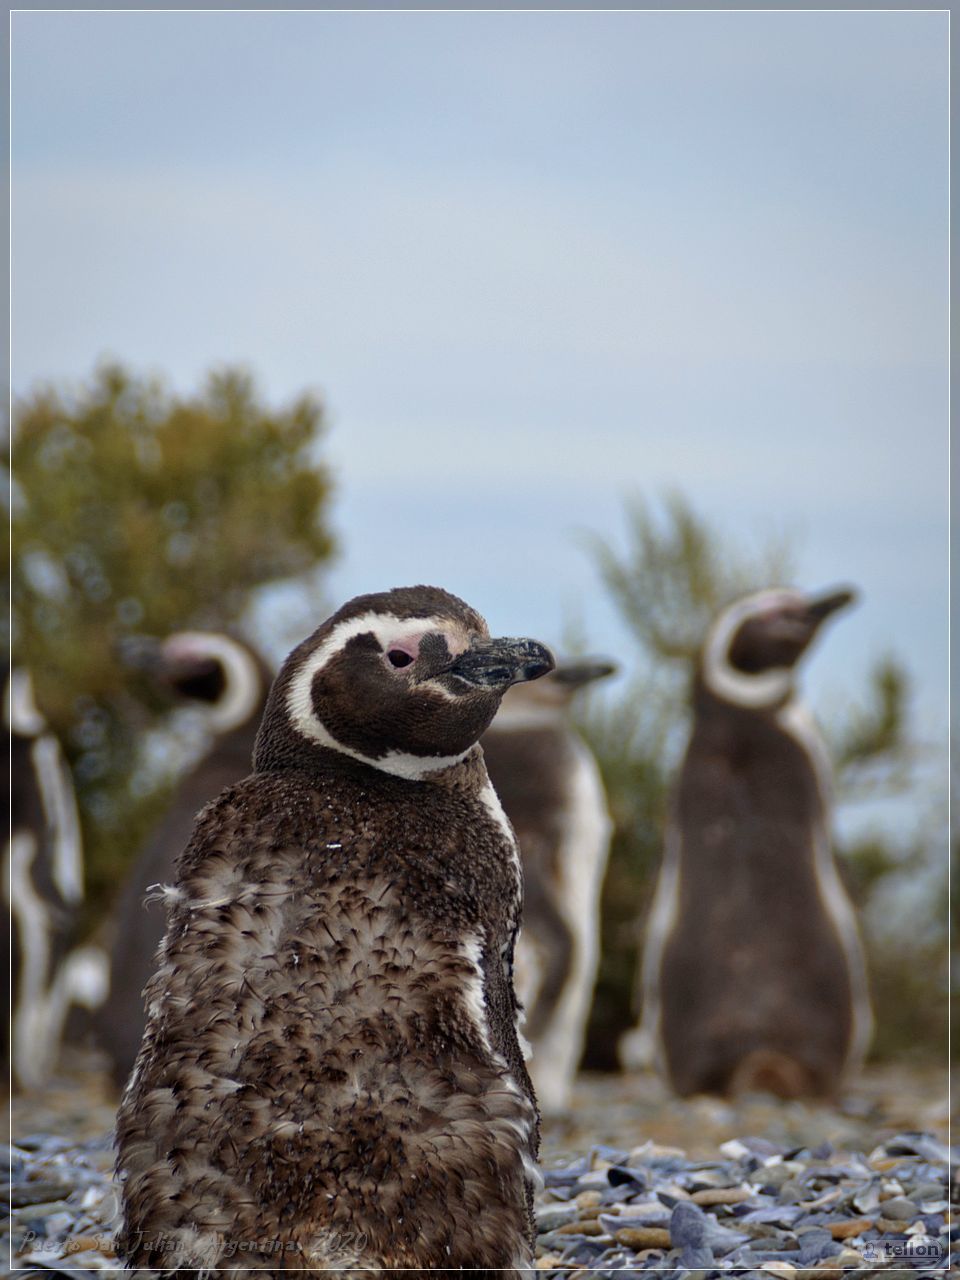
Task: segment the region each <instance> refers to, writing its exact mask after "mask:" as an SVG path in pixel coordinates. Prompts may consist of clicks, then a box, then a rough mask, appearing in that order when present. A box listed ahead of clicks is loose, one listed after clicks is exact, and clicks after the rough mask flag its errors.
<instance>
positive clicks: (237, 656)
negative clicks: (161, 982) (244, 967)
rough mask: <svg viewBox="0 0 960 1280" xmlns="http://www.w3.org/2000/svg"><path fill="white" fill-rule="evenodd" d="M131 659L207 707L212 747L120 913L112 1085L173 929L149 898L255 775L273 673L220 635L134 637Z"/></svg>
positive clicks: (108, 1006) (131, 882)
mask: <svg viewBox="0 0 960 1280" xmlns="http://www.w3.org/2000/svg"><path fill="white" fill-rule="evenodd" d="M122 656H123V660H124V661H125V662H126V663H127V665H128V666H130V667H133V668H139V669H140V670H141V671H142V672H143V673H144V674H145V675H146V676H147V677H148V678H149V679H150V680H151V682H152V683H154V684H155V686H156V687H157V688H159V689H161V691H164V692H166V693H168V694H170V695H172V696H173V697H174V698H176V699H177V700H178V701H183V702H192V703H195V704H197V705H198V706H201V707H203V708H204V711H205V724H206V727H207V729H208V730H209V732H210V734H211V736H212V741H211V742H210V745H209V747H208V749H207V751H206V752H205V753H204V755H203V756H202V758H201V759H200V760H199V761H198V762H197V763H196V764H195V765H194V766H193V768H192V769H191V770H190V771H189V772H188V773H187V774H186V775H185V776H184V777H183V778H181V780H180V781H179V783H178V785H177V788H176V790H175V792H174V795H173V799H172V801H171V804H170V807H169V809H168V810H167V812H166V814H165V815H164V817H163V819H162V820H161V822H160V824H159V826H158V827H157V828H156V830H155V831H154V832H153V834H152V836H151V837H150V839H149V841H148V842H147V844H146V846H145V848H144V849H143V851H142V853H141V854H140V856H139V857H138V858H137V860H136V862H135V863H134V864H133V868H132V870H131V872H130V875H129V876H128V878H127V880H126V883H125V884H124V887H123V889H122V890H121V893H120V897H119V899H118V901H117V905H116V907H115V908H114V911H113V922H114V927H115V937H114V941H113V946H112V949H111V954H110V991H109V995H108V996H107V999H106V1001H105V1002H104V1004H103V1006H102V1008H101V1009H100V1011H99V1014H98V1017H97V1038H98V1040H99V1042H100V1044H101V1045H102V1047H103V1048H104V1049H105V1050H106V1052H107V1054H108V1056H109V1058H110V1061H111V1069H112V1073H113V1076H114V1079H115V1080H116V1082H117V1083H118V1084H123V1083H124V1082H125V1081H126V1079H127V1077H128V1076H129V1074H130V1071H131V1070H132V1068H133V1063H134V1059H135V1058H136V1056H137V1051H138V1050H139V1048H140V1041H141V1039H142V1038H143V1028H144V1025H145V1021H146V1014H145V1011H144V1004H143V995H142V992H143V988H144V987H145V985H146V983H147V981H148V980H149V978H150V977H151V975H152V974H153V972H154V969H155V968H156V964H155V961H156V951H157V947H158V946H159V945H160V942H161V940H162V938H163V932H164V926H165V920H164V914H163V911H162V910H161V909H160V908H159V907H158V906H155V905H154V906H153V907H152V909H147V910H145V909H144V905H145V903H146V904H147V905H148V908H149V905H150V903H149V899H150V893H151V890H155V889H156V888H157V887H158V886H159V885H161V884H169V883H170V882H171V881H172V879H173V875H174V871H173V864H174V859H175V858H176V856H177V854H178V853H179V852H180V850H181V849H182V848H183V847H184V845H185V844H186V842H187V840H188V838H189V836H190V832H191V831H192V830H193V825H194V821H195V819H196V816H197V813H198V812H199V811H200V810H201V809H202V808H203V806H204V805H205V804H207V803H208V802H209V801H210V800H212V799H214V797H216V796H218V795H219V794H220V792H221V791H222V790H223V789H224V787H226V786H229V785H230V784H231V783H233V782H236V781H237V780H238V779H239V778H243V777H245V776H246V775H247V774H248V773H249V772H250V762H251V760H252V758H253V744H254V740H255V739H256V736H257V728H258V726H259V723H260V716H261V714H262V712H263V706H264V703H265V701H266V697H267V691H268V690H269V688H270V682H271V680H272V674H271V672H270V670H269V668H268V667H267V664H266V663H265V662H264V660H263V659H262V658H261V657H260V656H259V654H257V653H256V652H255V651H254V650H253V649H252V648H250V646H249V645H247V644H245V643H243V642H242V641H240V640H237V639H235V638H233V637H231V636H227V635H223V634H220V633H218V632H207V631H181V632H177V633H175V634H174V635H171V636H169V637H168V638H167V639H166V640H164V641H162V642H161V641H157V640H153V639H150V638H148V637H136V639H134V640H132V641H130V642H129V643H128V644H127V646H125V649H124V653H123V655H122Z"/></svg>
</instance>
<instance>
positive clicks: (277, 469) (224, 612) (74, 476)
mask: <svg viewBox="0 0 960 1280" xmlns="http://www.w3.org/2000/svg"><path fill="white" fill-rule="evenodd" d="M323 430H324V423H323V414H322V410H321V407H320V405H319V403H318V402H317V401H316V400H315V399H314V398H312V397H310V396H306V395H305V396H302V397H301V398H299V399H298V400H296V401H295V402H294V403H293V404H292V405H290V406H289V407H287V408H284V409H282V410H279V411H273V410H271V409H268V408H266V407H265V406H264V405H263V404H262V403H261V402H260V400H259V399H258V396H257V392H256V389H255V387H254V384H253V381H252V379H251V378H250V376H249V375H248V374H247V373H245V372H243V371H242V370H237V369H227V370H223V371H218V372H215V373H212V374H211V375H210V376H209V377H208V379H207V381H206V383H205V385H204V387H203V388H202V390H201V391H200V392H199V394H197V395H195V396H192V397H190V398H187V399H181V398H179V397H177V396H175V395H174V394H172V393H171V392H170V391H169V390H168V389H167V388H166V387H165V386H164V384H163V383H162V382H160V381H159V380H156V379H149V378H143V377H138V376H136V375H134V374H132V373H130V372H128V371H127V370H125V369H123V368H121V367H119V366H117V365H104V366H102V367H101V368H99V369H98V371H97V372H96V374H95V375H94V377H93V379H92V380H91V382H90V383H89V384H88V385H84V386H81V387H79V388H76V389H69V390H68V389H66V388H61V387H53V386H44V387H40V388H38V389H36V390H35V391H34V392H33V393H32V394H31V395H30V396H29V397H27V398H26V399H23V400H20V401H17V402H16V403H15V405H14V414H13V438H12V447H11V460H12V466H13V485H12V504H13V508H12V513H11V532H12V537H13V551H14V555H13V565H12V585H13V612H12V623H13V634H12V652H13V660H14V662H15V663H23V664H24V665H26V666H28V667H29V668H30V670H31V672H32V674H33V678H34V684H35V687H36V691H37V699H38V702H39V704H40V706H41V708H42V710H43V712H44V714H45V715H46V717H47V719H48V720H49V722H50V724H51V726H52V727H53V729H54V730H55V731H56V733H57V734H58V735H59V737H60V739H61V741H62V743H63V745H64V748H65V750H66V753H67V756H68V758H69V760H70V763H71V765H72V767H73V772H74V778H75V781H76V786H77V792H78V799H79V802H80V809H81V818H82V821H83V827H84V835H85V838H86V862H87V875H88V893H89V898H90V902H91V907H92V909H93V911H94V913H95V911H96V909H97V908H98V907H101V906H102V904H103V901H104V899H105V898H106V897H107V896H108V895H109V893H110V892H111V891H112V890H113V889H114V888H115V887H116V883H117V880H118V878H119V876H120V875H121V874H122V868H123V865H124V862H125V861H126V860H127V859H128V858H129V857H130V856H132V854H133V853H135V852H136V850H137V848H138V846H139V844H140V842H141V840H142V839H143V837H144V835H145V833H146V831H147V829H148V828H149V826H150V824H151V823H152V821H153V820H154V819H155V817H156V816H157V814H158V812H159V810H160V809H161V808H162V804H163V802H164V799H165V792H164V789H163V787H162V786H161V785H160V783H159V781H156V782H155V783H154V784H153V785H151V782H150V778H149V774H144V773H143V771H141V772H140V774H139V775H137V774H136V773H135V772H132V769H133V763H134V761H135V760H136V757H137V745H138V741H139V740H140V738H141V736H142V734H143V733H144V731H145V730H146V729H147V728H148V727H150V725H151V724H153V723H155V721H156V715H157V711H158V708H157V707H156V706H151V705H149V702H148V701H145V697H146V694H145V691H144V690H137V689H136V688H135V687H134V684H133V682H132V680H131V678H130V675H129V673H128V672H125V671H124V670H123V668H122V667H121V666H120V665H119V663H118V660H117V645H118V641H119V640H120V639H121V638H122V637H123V636H124V635H126V634H130V633H132V632H144V633H149V634H155V635H165V634H167V633H169V632H170V631H173V630H179V629H184V628H198V629H210V628H223V627H225V626H236V623H237V621H238V619H240V617H241V615H242V614H243V612H244V610H245V609H246V608H247V606H248V603H249V601H250V598H251V593H253V592H255V591H256V590H257V589H258V588H263V587H264V586H265V585H266V584H268V583H271V582H275V581H276V580H278V579H282V578H289V577H293V576H295V575H307V574H311V573H314V572H315V571H316V568H317V566H318V564H320V563H322V562H323V561H325V560H326V559H328V558H329V556H330V555H331V552H332V541H331V537H330V534H329V532H328V530H327V526H326V511H327V504H328V499H329V493H330V480H329V477H328V475H327V473H326V471H325V469H324V468H323V467H322V466H321V465H318V463H317V459H316V450H317V444H318V442H319V440H320V439H321V438H322V434H323Z"/></svg>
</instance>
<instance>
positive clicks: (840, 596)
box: [807, 587, 857, 626]
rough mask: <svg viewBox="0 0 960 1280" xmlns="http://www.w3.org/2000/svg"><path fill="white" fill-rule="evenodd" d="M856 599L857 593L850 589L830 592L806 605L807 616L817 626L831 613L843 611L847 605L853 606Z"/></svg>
mask: <svg viewBox="0 0 960 1280" xmlns="http://www.w3.org/2000/svg"><path fill="white" fill-rule="evenodd" d="M856 598H857V593H856V591H854V589H853V588H852V587H841V588H839V589H838V590H837V591H830V592H828V593H827V594H826V595H823V596H818V597H817V598H815V599H813V600H811V601H810V602H809V604H808V605H807V614H808V615H809V617H810V618H812V619H813V621H814V622H816V623H817V625H818V626H819V625H820V623H821V622H823V621H824V620H825V619H826V618H828V617H829V616H830V614H831V613H835V612H836V611H837V610H838V609H845V608H846V607H847V605H848V604H853V602H854V601H855V600H856Z"/></svg>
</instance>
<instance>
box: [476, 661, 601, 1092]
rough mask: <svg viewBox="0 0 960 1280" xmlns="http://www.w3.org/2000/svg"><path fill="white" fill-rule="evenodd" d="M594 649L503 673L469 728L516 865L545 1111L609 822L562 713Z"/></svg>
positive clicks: (589, 944) (578, 1006) (592, 965)
mask: <svg viewBox="0 0 960 1280" xmlns="http://www.w3.org/2000/svg"><path fill="white" fill-rule="evenodd" d="M615 671H616V666H615V664H613V663H611V662H604V661H599V660H583V661H570V662H563V663H559V664H558V665H557V667H556V669H555V670H554V671H553V672H552V673H551V674H550V675H549V676H546V677H545V678H544V679H543V680H538V681H537V682H536V683H535V684H521V685H515V686H514V687H513V688H512V689H510V690H509V691H508V692H507V694H506V696H505V697H504V699H503V703H502V704H501V707H500V710H499V712H498V713H497V716H496V719H495V720H494V722H493V724H492V725H491V726H490V728H489V729H488V730H487V732H486V733H485V734H484V735H483V737H482V738H481V740H480V743H481V746H482V747H483V754H484V758H485V760H486V764H487V771H488V773H489V774H490V780H491V782H492V783H493V786H494V789H495V790H496V792H497V795H498V796H499V797H500V800H501V803H502V804H503V807H504V809H505V810H506V813H507V817H508V818H509V819H510V821H511V823H512V824H513V829H514V831H515V832H516V836H517V842H518V844H519V845H520V861H521V864H522V866H523V883H524V906H523V928H522V929H521V932H520V938H519V940H518V944H517V968H516V987H517V994H518V996H519V998H520V1003H521V1004H522V1005H523V1006H524V1007H525V1009H526V1017H525V1021H524V1028H523V1030H524V1035H525V1036H526V1037H527V1039H528V1040H529V1041H530V1044H531V1047H532V1050H533V1053H532V1057H531V1059H530V1062H529V1064H528V1065H529V1069H530V1075H531V1077H532V1079H533V1083H534V1088H535V1089H536V1093H537V1101H538V1102H539V1104H540V1108H541V1110H542V1111H543V1112H544V1114H546V1115H561V1114H563V1112H564V1111H565V1110H566V1108H567V1105H568V1103H569V1098H570V1089H571V1086H572V1083H573V1078H574V1076H575V1074H576V1070H577V1066H578V1064H579V1061H580V1057H581V1055H582V1052H583V1040H584V1034H585V1031H586V1024H587V1018H588V1016H589V1013H590V1001H591V997H592V995H593V987H594V984H595V982H596V976H597V965H598V963H599V959H600V891H601V889H602V886H603V876H604V872H605V870H606V864H607V857H608V854H609V851H610V834H611V830H612V824H611V822H610V816H609V814H608V812H607V803H606V797H605V795H604V790H603V783H602V780H601V778H600V770H599V768H598V767H597V762H596V760H595V759H594V758H593V755H592V754H591V752H590V750H589V748H588V747H587V745H586V743H585V742H584V741H583V739H582V738H581V737H580V735H579V734H578V733H577V732H576V730H575V729H574V728H573V726H572V725H571V723H570V719H569V709H570V703H571V701H572V700H573V698H574V696H575V695H576V693H577V692H578V690H580V689H582V688H584V687H585V686H586V685H587V684H589V683H591V682H593V681H594V680H599V679H602V678H603V677H605V676H609V675H612V674H613V673H614V672H615Z"/></svg>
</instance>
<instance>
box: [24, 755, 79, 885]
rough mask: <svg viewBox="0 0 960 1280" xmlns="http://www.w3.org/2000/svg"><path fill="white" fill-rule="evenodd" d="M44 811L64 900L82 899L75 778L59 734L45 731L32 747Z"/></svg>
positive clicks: (55, 874) (55, 877)
mask: <svg viewBox="0 0 960 1280" xmlns="http://www.w3.org/2000/svg"><path fill="white" fill-rule="evenodd" d="M30 759H31V762H32V764H33V772H34V776H35V777H36V779H37V785H38V787H39V789H40V799H41V802H42V804H43V812H44V815H45V816H46V819H47V824H48V826H49V827H50V831H51V834H52V841H53V848H52V851H51V859H50V860H51V871H52V875H53V881H54V884H56V886H57V888H58V889H59V891H60V896H61V897H62V898H63V900H64V902H69V903H77V902H82V901H83V839H82V836H81V833H80V815H79V814H78V813H77V801H76V796H75V794H74V790H73V780H72V778H71V776H70V771H69V770H68V768H67V765H66V761H65V760H64V758H63V755H62V753H61V751H60V744H59V743H58V742H57V740H56V738H55V737H54V736H53V735H52V734H50V733H45V734H44V735H43V736H42V737H40V738H36V739H34V742H33V744H32V746H31V748H30Z"/></svg>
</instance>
